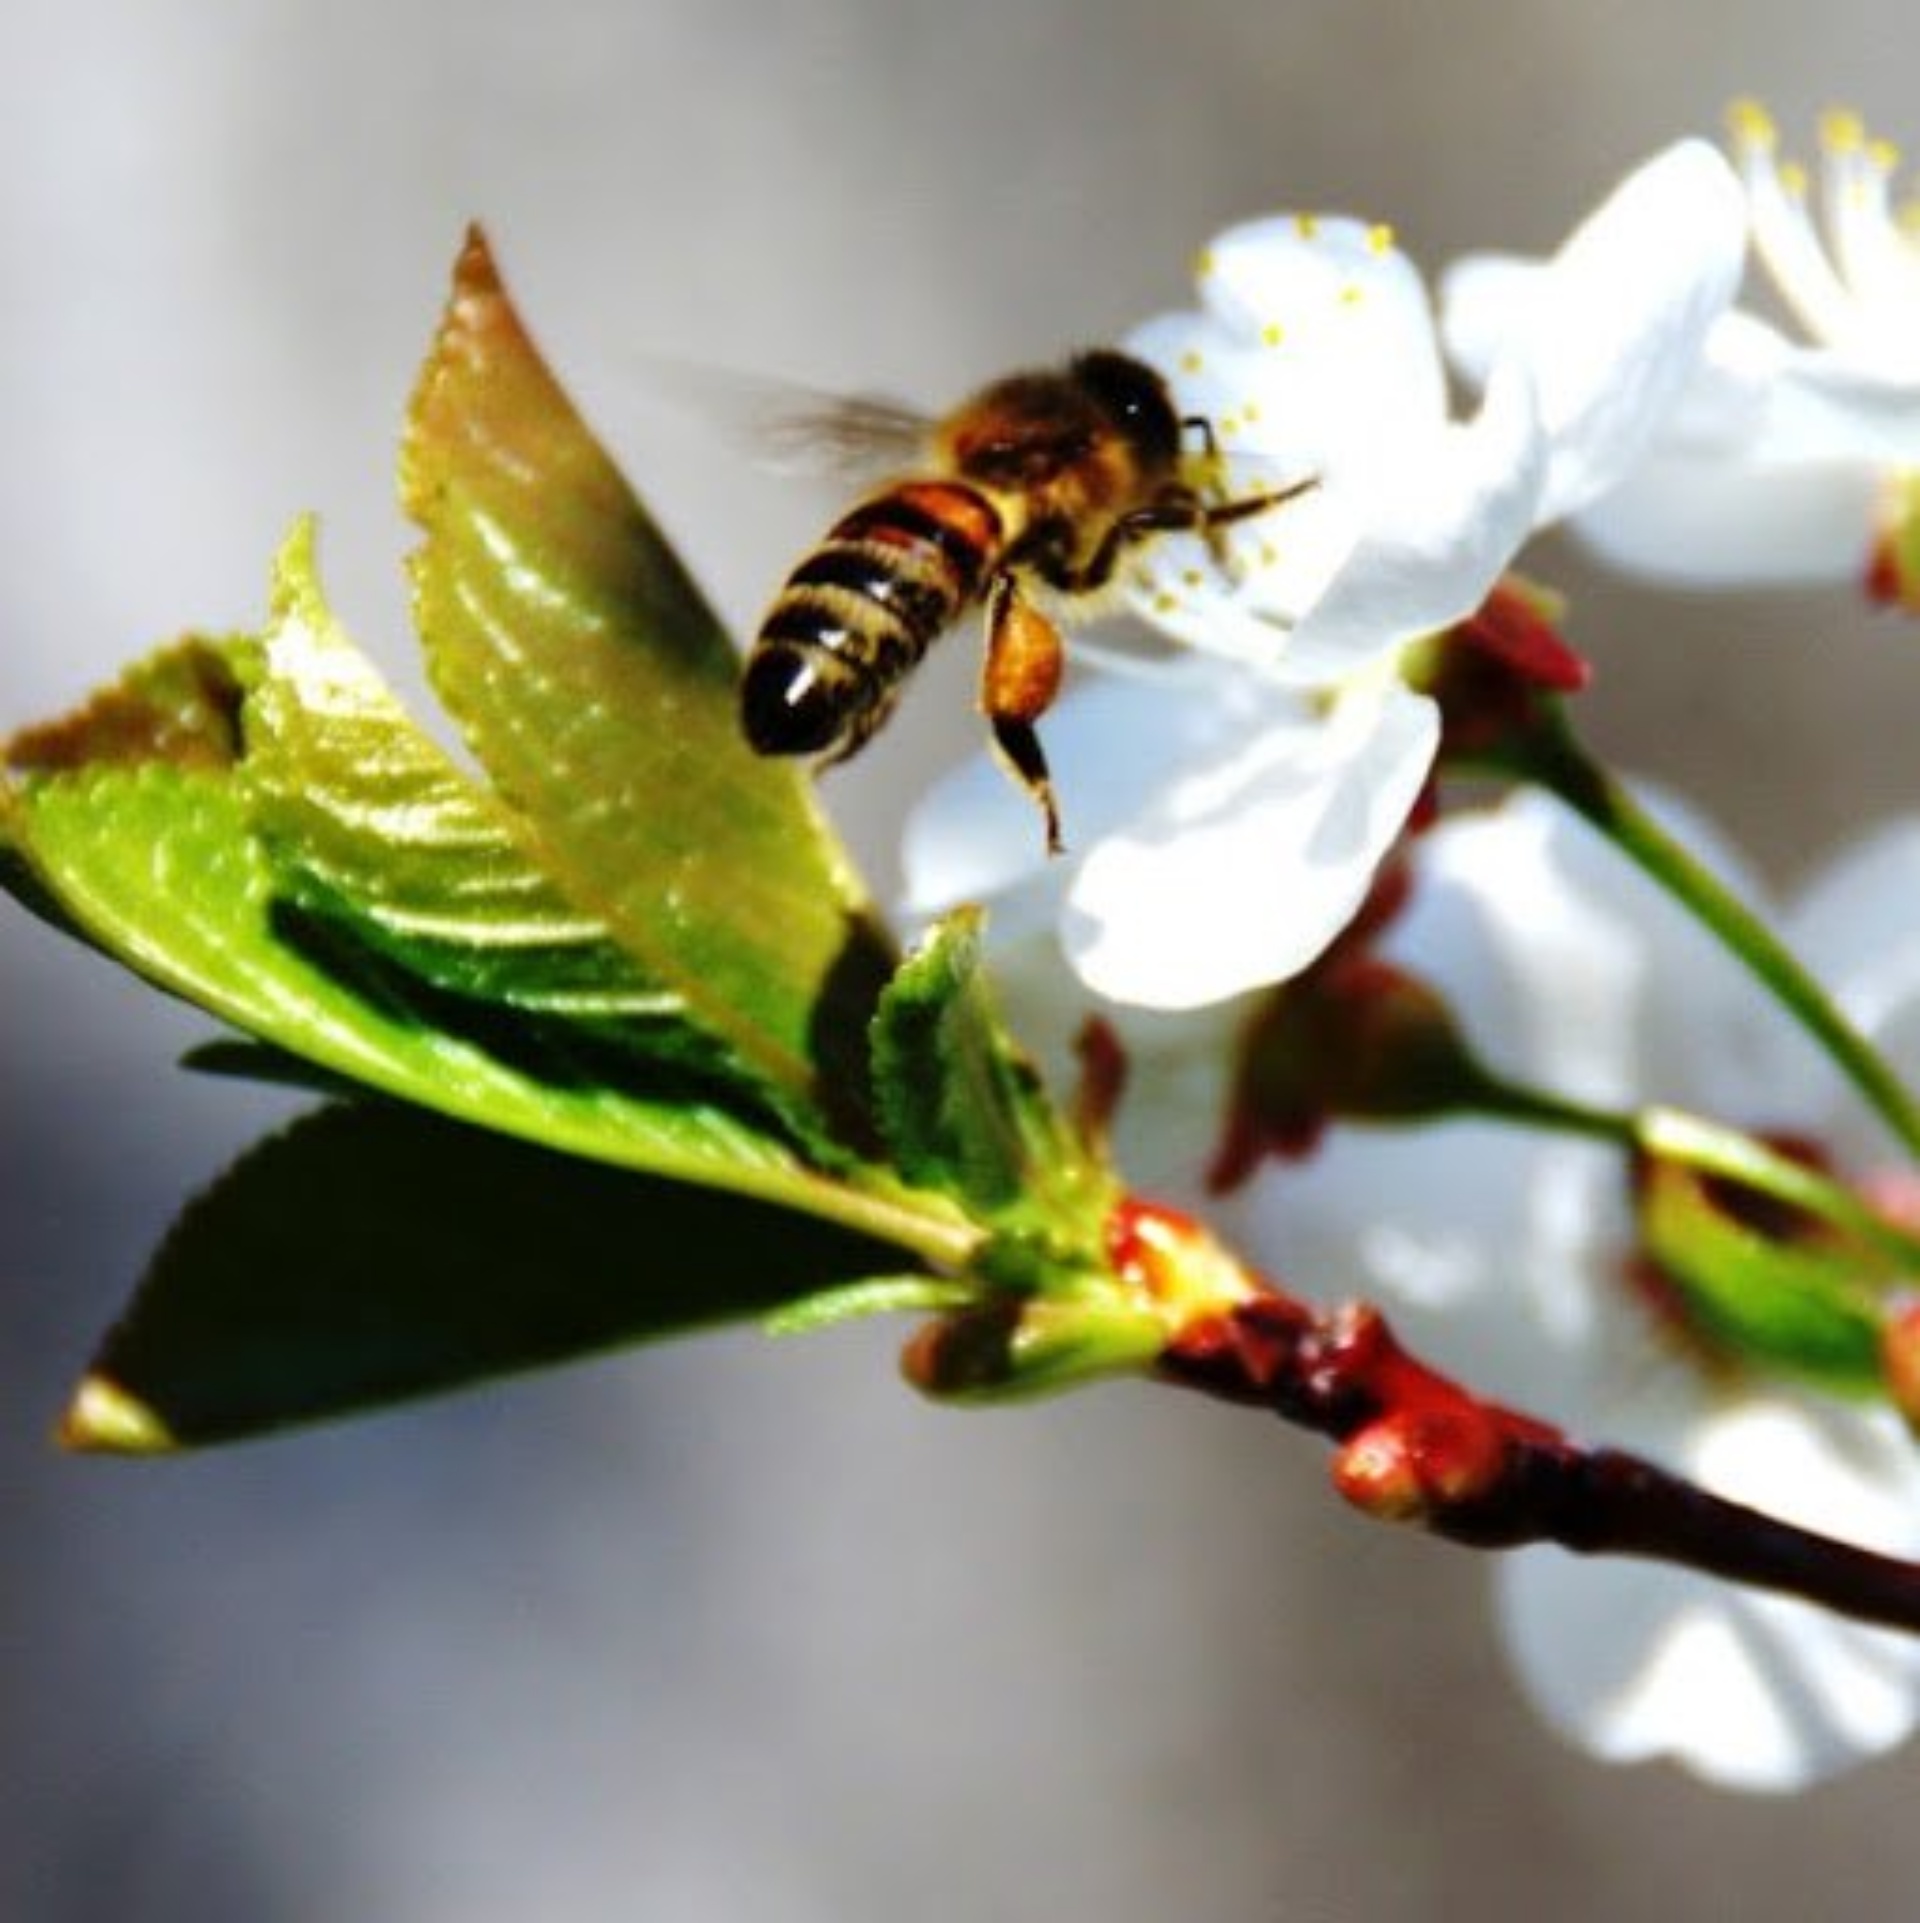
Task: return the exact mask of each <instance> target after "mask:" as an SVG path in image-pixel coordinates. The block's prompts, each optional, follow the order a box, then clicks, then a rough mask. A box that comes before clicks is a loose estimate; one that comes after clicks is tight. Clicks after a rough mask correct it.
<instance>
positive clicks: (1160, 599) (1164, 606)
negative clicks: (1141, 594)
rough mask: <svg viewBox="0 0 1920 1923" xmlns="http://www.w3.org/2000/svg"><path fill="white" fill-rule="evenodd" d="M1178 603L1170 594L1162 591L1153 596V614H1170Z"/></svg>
mask: <svg viewBox="0 0 1920 1923" xmlns="http://www.w3.org/2000/svg"><path fill="white" fill-rule="evenodd" d="M1179 605H1180V603H1179V602H1178V601H1177V600H1176V599H1175V598H1174V597H1173V596H1172V595H1171V594H1168V593H1166V592H1164V591H1162V592H1161V593H1159V594H1156V595H1155V596H1154V597H1153V611H1154V613H1155V614H1171V613H1173V611H1174V610H1175V609H1176V608H1178V607H1179Z"/></svg>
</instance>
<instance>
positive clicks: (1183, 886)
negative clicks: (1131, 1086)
mask: <svg viewBox="0 0 1920 1923" xmlns="http://www.w3.org/2000/svg"><path fill="white" fill-rule="evenodd" d="M1243 725H1244V724H1243ZM1438 739H1439V715H1438V711H1437V710H1436V709H1435V707H1434V705H1433V703H1432V702H1431V701H1429V700H1427V699H1426V698H1425V697H1424V696H1421V695H1416V694H1413V693H1412V692H1411V691H1410V690H1408V689H1407V688H1405V687H1404V686H1402V685H1400V684H1399V683H1397V682H1395V683H1392V684H1389V685H1387V686H1386V687H1384V688H1382V689H1380V690H1378V691H1375V690H1366V691H1363V692H1362V691H1356V693H1355V694H1353V695H1351V696H1349V697H1348V698H1346V699H1345V700H1342V701H1341V702H1340V703H1338V704H1337V705H1336V706H1335V707H1334V708H1333V709H1332V710H1331V711H1330V712H1326V713H1322V712H1320V711H1319V710H1318V709H1317V708H1315V707H1314V706H1313V705H1311V704H1306V703H1301V704H1297V705H1290V706H1282V705H1280V704H1279V702H1278V701H1277V700H1272V701H1270V703H1269V705H1268V707H1267V708H1266V710H1265V712H1263V713H1262V714H1260V715H1258V716H1257V717H1256V718H1255V720H1254V724H1253V725H1251V726H1247V727H1246V728H1245V732H1244V733H1243V734H1242V736H1241V739H1240V741H1239V743H1238V745H1237V747H1236V748H1235V750H1234V751H1233V752H1232V753H1231V754H1230V755H1227V756H1225V757H1224V758H1221V759H1219V760H1217V761H1215V762H1213V763H1212V764H1211V765H1201V766H1194V767H1191V768H1190V769H1189V770H1187V771H1186V772H1184V773H1183V774H1182V775H1181V776H1180V777H1179V778H1177V779H1175V780H1173V781H1171V782H1169V783H1167V784H1166V785H1164V786H1163V787H1161V788H1160V789H1159V790H1158V791H1157V792H1155V791H1154V790H1153V789H1152V788H1151V787H1150V786H1147V785H1145V784H1143V787H1142V792H1147V793H1150V794H1152V799H1151V801H1150V802H1149V803H1148V805H1147V806H1146V807H1145V808H1144V809H1143V810H1142V811H1141V812H1140V813H1138V814H1137V815H1135V816H1134V817H1133V818H1132V819H1131V820H1129V821H1128V822H1127V823H1126V824H1125V826H1124V827H1123V828H1122V829H1121V830H1119V831H1118V832H1116V833H1114V834H1112V835H1110V836H1108V837H1107V838H1106V839H1104V840H1102V841H1100V842H1098V843H1097V844H1095V845H1093V846H1092V847H1091V848H1090V849H1089V852H1088V854H1087V858H1086V860H1085V862H1084V863H1083V864H1082V865H1081V867H1080V870H1079V872H1078V874H1076V875H1075V877H1074V879H1073V881H1072V883H1071V885H1070V887H1069V890H1068V896H1067V906H1066V911H1065V915H1064V918H1063V922H1062V931H1061V932H1062V941H1063V943H1064V945H1065V947H1066V950H1067V954H1068V957H1069V959H1070V960H1071V961H1072V962H1073V965H1074V967H1075V968H1076V969H1077V970H1078V971H1079V973H1080V975H1081V978H1082V979H1083V980H1084V981H1086V982H1087V984H1088V985H1089V986H1090V987H1092V988H1093V989H1095V990H1096V991H1097V992H1099V993H1100V994H1103V995H1106V996H1108V997H1109V998H1110V999H1112V1000H1114V1001H1118V1002H1132V1003H1137V1004H1139V1005H1141V1006H1144V1007H1149V1008H1196V1007H1200V1006H1202V1005H1204V1004H1206V1003H1209V1002H1215V1001H1219V1000H1222V999H1223V998H1225V997H1226V996H1229V995H1233V994H1238V993H1240V992H1242V991H1243V990H1246V989H1249V988H1254V987H1257V986H1259V985H1261V984H1263V983H1267V982H1274V981H1279V980H1282V979H1284V978H1285V977H1287V976H1289V975H1292V974H1294V973H1296V972H1297V971H1298V970H1299V969H1301V968H1303V967H1304V966H1305V965H1306V964H1307V963H1308V962H1310V961H1311V960H1313V958H1314V957H1315V956H1316V955H1318V954H1319V953H1320V951H1321V950H1322V949H1323V948H1324V947H1325V946H1326V944H1327V942H1328V941H1330V940H1331V939H1332V937H1333V936H1334V935H1335V934H1337V933H1338V932H1339V930H1340V929H1341V928H1342V927H1344V926H1345V925H1346V923H1347V921H1348V920H1350V919H1351V917H1352V915H1353V912H1354V910H1355V909H1356V908H1357V907H1358V906H1359V904H1360V901H1361V899H1362V897H1363V896H1364V895H1365V893H1366V890H1367V886H1368V884H1369V882H1370V881H1371V879H1372V876H1373V871H1374V869H1375V867H1376V866H1377V865H1378V863H1379V861H1380V858H1381V856H1382V855H1383V854H1384V853H1385V852H1386V850H1387V849H1388V847H1389V846H1390V845H1391V844H1392V842H1393V840H1394V838H1395V837H1396V836H1397V835H1398V834H1399V832H1400V830H1401V828H1402V827H1403V826H1404V825H1405V823H1406V819H1407V815H1408V813H1409V812H1410V811H1411V809H1412V807H1413V804H1414V802H1415V800H1416V799H1417V797H1418V795H1419V792H1420V788H1421V785H1422V783H1423V782H1424V781H1425V779H1426V775H1427V771H1428V769H1429V767H1430V766H1431V764H1432V760H1433V754H1434V750H1435V748H1436V746H1437V745H1438Z"/></svg>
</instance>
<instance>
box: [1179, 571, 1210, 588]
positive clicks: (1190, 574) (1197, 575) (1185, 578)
mask: <svg viewBox="0 0 1920 1923" xmlns="http://www.w3.org/2000/svg"><path fill="white" fill-rule="evenodd" d="M1204 578H1205V577H1204V576H1203V575H1202V574H1201V572H1200V570H1199V569H1198V568H1185V569H1183V570H1182V571H1181V575H1180V585H1181V586H1182V587H1188V588H1197V587H1198V586H1199V585H1200V583H1201V581H1202V580H1203V579H1204Z"/></svg>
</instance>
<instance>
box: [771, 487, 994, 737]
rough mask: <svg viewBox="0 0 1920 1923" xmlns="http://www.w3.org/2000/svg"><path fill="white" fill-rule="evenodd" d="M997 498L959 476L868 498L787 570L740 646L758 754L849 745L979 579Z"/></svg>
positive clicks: (984, 575)
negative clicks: (748, 643) (753, 633)
mask: <svg viewBox="0 0 1920 1923" xmlns="http://www.w3.org/2000/svg"><path fill="white" fill-rule="evenodd" d="M1005 545H1006V533H1005V525H1004V522H1003V521H1002V518H1001V515H1000V513H999V510H998V509H997V508H996V507H995V506H994V504H993V502H992V501H990V500H989V499H988V498H987V496H986V495H984V494H982V493H981V492H980V491H979V490H978V489H976V488H972V487H969V486H967V485H965V484H964V483H962V482H958V481H908V482H904V483H902V484H901V485H900V486H898V487H895V488H891V489H889V490H888V491H887V492H886V493H884V494H878V495H875V496H874V497H873V498H872V499H871V500H868V501H864V502H862V503H861V505H860V506H858V507H856V508H855V509H854V510H853V511H852V512H851V513H850V514H847V515H846V516H844V517H843V518H842V519H841V520H840V521H838V522H836V523H835V524H834V526H833V527H832V528H831V529H830V530H829V532H828V534H827V538H826V539H825V540H824V541H823V542H822V543H821V544H820V546H819V547H818V548H816V549H815V550H814V551H813V553H811V554H810V555H808V557H807V558H806V559H805V560H804V561H802V562H801V563H800V565H799V566H798V567H797V568H795V569H794V571H793V572H792V574H790V575H789V576H788V577H787V581H786V585H785V586H784V587H782V588H781V590H780V592H779V594H778V595H777V596H776V597H775V598H774V603H773V606H772V607H771V608H770V609H769V610H768V611H767V618H766V619H765V621H763V622H762V623H761V626H760V633H759V636H758V638H757V639H756V640H755V642H754V645H753V651H752V653H751V654H750V655H749V656H748V659H747V667H746V673H745V674H744V675H743V677H742V678H741V683H740V720H741V725H742V727H743V728H744V729H745V731H746V736H747V740H748V741H749V742H750V743H751V744H752V745H753V747H754V749H755V750H756V751H757V752H758V753H760V754H767V755H807V754H826V753H833V754H837V755H840V756H845V755H849V754H851V753H853V751H854V750H855V749H856V748H858V747H859V746H860V745H861V743H862V742H864V741H865V740H866V739H867V738H868V737H869V736H870V735H871V734H872V733H873V732H874V731H875V729H877V728H878V727H879V726H880V725H881V723H882V722H884V721H885V720H886V718H887V716H888V714H889V713H891V712H892V709H893V705H894V702H895V701H896V700H897V699H898V698H899V694H900V687H901V683H902V682H903V681H904V680H905V679H906V676H907V675H908V673H909V672H910V671H911V670H912V669H913V668H914V667H915V666H916V665H917V664H918V662H919V660H920V657H921V656H922V655H924V654H925V653H926V651H927V649H928V648H929V647H930V646H932V644H933V642H934V640H935V639H936V638H937V637H938V636H939V635H940V634H941V633H942V632H943V631H944V630H945V629H947V628H948V627H950V626H951V625H952V624H953V622H954V620H955V618H956V617H957V616H958V615H959V614H960V613H961V611H962V610H963V609H964V608H965V607H966V606H967V605H968V603H969V602H971V601H973V600H974V599H975V598H976V597H977V596H978V595H979V594H980V593H981V592H982V590H983V589H984V588H985V586H986V583H987V580H988V578H989V577H990V576H991V574H992V573H993V570H994V567H995V565H996V563H997V562H998V561H999V559H1000V556H1001V554H1002V552H1003V550H1004V548H1005Z"/></svg>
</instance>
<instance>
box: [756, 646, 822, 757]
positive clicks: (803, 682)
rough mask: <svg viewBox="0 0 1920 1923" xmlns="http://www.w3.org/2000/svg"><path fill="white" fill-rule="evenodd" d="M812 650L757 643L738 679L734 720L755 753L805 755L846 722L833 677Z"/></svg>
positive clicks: (814, 752)
mask: <svg viewBox="0 0 1920 1923" xmlns="http://www.w3.org/2000/svg"><path fill="white" fill-rule="evenodd" d="M822 666H823V664H822V662H821V660H820V658H819V654H818V651H817V650H814V649H803V648H792V647H782V646H781V645H780V644H779V643H778V642H771V643H762V645H761V646H760V648H759V650H758V651H757V652H756V653H755V654H754V655H753V656H752V658H751V659H750V660H749V661H748V662H747V669H746V673H745V674H744V675H742V676H741V678H740V725H741V727H742V728H743V729H744V730H745V731H746V737H747V740H748V742H749V743H750V744H751V745H752V747H753V750H754V752H755V753H756V754H763V755H810V754H819V753H820V752H821V751H822V750H824V749H827V748H831V747H832V746H833V745H834V744H835V743H836V742H837V741H838V740H839V739H840V736H841V734H842V732H843V731H844V729H845V726H846V719H847V716H846V706H845V701H844V698H843V690H842V689H841V687H840V684H839V677H838V676H837V675H835V674H834V673H833V672H832V664H831V663H829V664H826V666H827V671H826V672H824V673H823V672H822Z"/></svg>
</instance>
